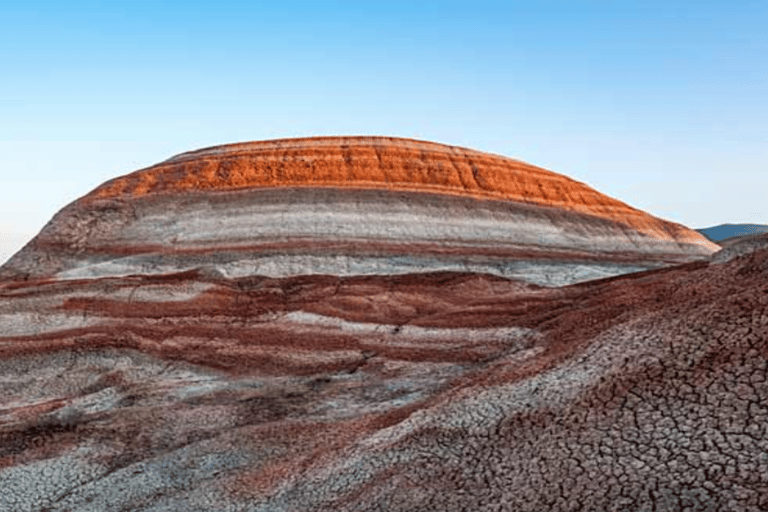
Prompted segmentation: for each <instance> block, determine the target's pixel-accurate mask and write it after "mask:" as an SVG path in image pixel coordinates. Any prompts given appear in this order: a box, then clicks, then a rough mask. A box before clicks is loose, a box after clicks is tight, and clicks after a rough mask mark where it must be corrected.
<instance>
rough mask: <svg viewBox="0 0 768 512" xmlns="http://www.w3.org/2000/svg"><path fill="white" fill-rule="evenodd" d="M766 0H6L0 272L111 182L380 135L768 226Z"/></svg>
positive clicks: (672, 212) (1, 48)
mask: <svg viewBox="0 0 768 512" xmlns="http://www.w3.org/2000/svg"><path fill="white" fill-rule="evenodd" d="M767 27H768V2H767V1H765V0H757V1H749V0H732V1H730V2H725V1H708V0H700V1H687V0H677V1H673V0H664V1H658V0H643V1H632V0H604V1H599V0H595V1H587V0H585V1H579V0H562V1H558V0H526V1H515V0H507V1H499V2H489V1H483V0H474V1H464V2H452V1H446V0H444V1H440V2H432V1H429V2H419V1H417V0H410V1H399V0H388V1H378V2H366V1H365V0H357V1H349V2H347V1H327V2H323V1H316V2H308V1H307V2H299V1H290V0H283V1H275V2H255V1H250V2H229V1H226V0H221V1H218V2H197V1H189V0H188V1H184V2H175V1H165V2H162V1H157V0H155V1H144V0H132V1H130V2H104V1H98V2H96V1H94V2H87V1H70V2H61V1H51V2H42V1H35V0H28V1H26V2H21V1H18V2H4V3H3V4H2V6H1V7H0V261H3V260H5V259H6V258H7V257H8V256H10V254H11V253H13V252H15V251H16V250H17V249H18V248H19V247H20V246H21V245H22V244H23V243H25V242H26V241H27V240H28V239H30V238H31V237H32V236H34V235H35V234H36V233H37V232H38V231H39V230H40V229H41V228H42V226H43V225H44V224H45V222H47V221H48V220H49V219H50V218H51V217H52V215H53V214H54V213H55V212H56V211H58V210H59V209H60V208H61V207H62V206H64V205H65V204H67V203H69V202H71V201H73V200H75V199H76V198H77V197H79V196H81V195H83V194H85V193H86V192H88V191H89V190H91V189H92V188H94V187H95V186H97V185H98V184H99V183H101V182H103V181H105V180H107V179H109V178H112V177H114V176H117V175H121V174H125V173H127V172H130V171H132V170H135V169H138V168H141V167H146V166H149V165H151V164H153V163H156V162H158V161H160V160H163V159H165V158H167V157H169V156H172V155H173V154H176V153H180V152H183V151H187V150H191V149H195V148H199V147H203V146H209V145H214V144H220V143H227V142H236V141H246V140H259V139H269V138H281V137H293V136H310V135H334V134H363V135H367V134H370V135H394V136H403V137H413V138H418V139H426V140H432V141H435V142H443V143H448V144H455V145H461V146H467V147H471V148H474V149H480V150H485V151H491V152H494V153H500V154H503V155H507V156H512V157H515V158H519V159H521V160H525V161H528V162H530V163H533V164H536V165H540V166H543V167H546V168H549V169H551V170H553V171H556V172H560V173H563V174H567V175H569V176H571V177H573V178H575V179H578V180H580V181H584V182H586V183H588V184H590V185H591V186H593V187H595V188H597V189H598V190H600V191H601V192H604V193H606V194H609V195H611V196H614V197H616V198H618V199H621V200H623V201H626V202H628V203H630V204H632V205H633V206H636V207H639V208H642V209H644V210H647V211H649V212H650V213H653V214H655V215H658V216H660V217H663V218H666V219H670V220H673V221H676V222H680V223H683V224H685V225H688V226H690V227H694V228H698V227H705V226H710V225H714V224H720V223H726V222H732V223H735V222H749V223H761V224H763V223H764V224H768V200H766V189H768V166H767V165H766V163H768V28H767Z"/></svg>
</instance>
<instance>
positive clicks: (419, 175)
mask: <svg viewBox="0 0 768 512" xmlns="http://www.w3.org/2000/svg"><path fill="white" fill-rule="evenodd" d="M297 186H303V187H339V188H357V189H385V190H392V191H411V192H413V191H421V192H437V193H440V194H454V195H459V196H469V197H475V198H482V199H501V200H507V201H520V202H525V203H532V204H536V205H543V206H552V207H556V208H562V209H565V210H570V211H577V212H581V213H587V214H589V215H594V216H597V217H601V218H606V219H610V220H612V221H615V222H619V223H622V224H625V225H626V226H629V227H630V228H632V229H634V230H637V231H638V232H640V233H644V234H647V235H650V236H652V237H654V238H658V239H661V240H669V241H677V242H684V243H689V244H697V245H700V246H702V247H704V248H706V249H708V250H710V251H715V250H717V249H718V248H719V247H718V246H717V245H716V244H713V243H711V242H710V241H708V240H707V239H706V238H705V237H704V236H702V235H701V234H699V233H697V232H695V231H693V230H690V229H688V228H686V227H684V226H681V225H679V224H674V223H671V222H666V221H663V220H660V219H657V218H655V217H652V216H650V215H648V214H647V213H645V212H643V211H641V210H638V209H636V208H632V207H631V206H628V205H627V204H625V203H622V202H621V201H617V200H615V199H612V198H610V197H607V196H605V195H603V194H601V193H599V192H597V191H596V190H594V189H592V188H590V187H588V186H587V185H585V184H583V183H580V182H578V181H575V180H573V179H570V178H568V177H566V176H563V175H560V174H557V173H554V172H551V171H548V170H545V169H542V168H539V167H535V166H533V165H530V164H527V163H524V162H521V161H518V160H513V159H511V158H506V157H502V156H498V155H493V154H489V153H482V152H479V151H473V150H470V149H465V148H459V147H454V146H445V145H442V144H436V143H431V142H424V141H416V140H410V139H401V138H392V137H316V138H308V139H283V140H274V141H263V142H250V143H241V144H230V145H225V146H217V147H213V148H208V149H202V150H198V151H192V152H189V153H183V154H181V155H178V156H176V157H174V158H171V159H169V160H167V161H165V162H163V163H160V164H158V165H155V166H153V167H150V168H147V169H143V170H140V171H137V172H135V173H133V174H130V175H127V176H124V177H121V178H117V179H114V180H111V181H109V182H107V183H105V184H104V185H102V186H100V187H98V188H97V189H96V190H94V191H93V192H92V193H91V194H89V195H88V196H87V197H86V198H85V199H86V200H88V199H103V198H131V197H139V196H144V195H147V194H158V193H179V192H183V191H204V190H238V189H248V188H257V187H297Z"/></svg>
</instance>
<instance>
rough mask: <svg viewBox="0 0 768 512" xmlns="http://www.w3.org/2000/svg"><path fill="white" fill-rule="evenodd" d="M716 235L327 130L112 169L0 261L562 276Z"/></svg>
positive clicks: (552, 181) (575, 189) (438, 150)
mask: <svg viewBox="0 0 768 512" xmlns="http://www.w3.org/2000/svg"><path fill="white" fill-rule="evenodd" d="M718 249H719V246H717V245H716V244H714V243H712V242H710V241H709V240H707V239H706V238H705V237H704V236H702V235H701V234H699V233H697V232H695V231H693V230H691V229H688V228H686V227H685V226H681V225H679V224H676V223H673V222H668V221H665V220H662V219H659V218H656V217H654V216H652V215H649V214H648V213H646V212H643V211H641V210H638V209H636V208H633V207H631V206H629V205H627V204H625V203H623V202H621V201H618V200H616V199H613V198H611V197H608V196H606V195H604V194H601V193H600V192H598V191H596V190H595V189H593V188H591V187H589V186H588V185H586V184H584V183H581V182H579V181H576V180H573V179H571V178H569V177H567V176H564V175H562V174H558V173H555V172H552V171H548V170H546V169H542V168H540V167H536V166H534V165H530V164H527V163H525V162H522V161H519V160H515V159H512V158H507V157H504V156H500V155H495V154H491V153H484V152H481V151H475V150H472V149H467V148H461V147H456V146H448V145H444V144H438V143H434V142H426V141H419V140H413V139H402V138H396V137H376V136H354V137H352V136H339V137H311V138H296V139H280V140H269V141H259V142H245V143H237V144H227V145H222V146H215V147H210V148H204V149H199V150H196V151H190V152H187V153H182V154H180V155H177V156H174V157H172V158H170V159H168V160H165V161H163V162H160V163H158V164H157V165H154V166H151V167H148V168H145V169H141V170H138V171H136V172H133V173H131V174H128V175H126V176H122V177H118V178H115V179H113V180H110V181H108V182H106V183H104V184H103V185H101V186H99V187H97V188H96V189H95V190H93V191H92V192H90V193H89V194H87V195H86V196H85V197H83V198H81V199H79V200H78V201H75V202H74V203H73V204H71V205H69V206H67V207H66V208H64V209H63V210H62V211H61V212H59V213H58V214H57V215H56V216H55V217H54V219H53V220H52V221H51V222H50V223H49V224H48V226H46V227H45V229H44V230H43V231H42V232H41V233H40V235H39V236H38V237H37V238H36V239H35V240H33V241H32V242H31V243H30V245H29V246H28V247H27V248H25V249H24V250H22V252H21V253H19V254H18V255H16V256H15V257H14V258H13V259H12V260H11V261H9V263H8V264H7V265H6V266H4V267H3V269H2V271H1V272H0V274H4V275H18V274H22V275H37V276H56V275H57V276H59V277H61V278H74V277H89V276H108V275H115V274H119V275H126V274H129V273H136V272H138V273H145V272H152V273H159V272H169V271H173V270H183V269H188V268H197V267H201V266H203V267H214V268H215V269H216V270H217V271H218V272H221V273H223V274H224V275H229V276H232V275H253V274H263V275H273V276H285V275H298V274H318V273H326V274H339V275H342V274H343V275H355V274H386V273H408V272H425V271H435V270H456V271H470V272H486V273H494V274H498V275H502V276H505V277H513V278H519V279H523V280H528V281H531V282H536V283H539V284H566V283H570V282H576V281H582V280H587V279H594V278H597V277H604V276H607V275H615V274H617V273H625V272H632V271H636V270H642V269H647V268H656V267H658V266H663V265H667V264H670V263H679V262H682V261H689V260H691V259H701V258H703V257H706V256H708V255H709V254H711V253H712V252H714V251H716V250H718Z"/></svg>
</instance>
